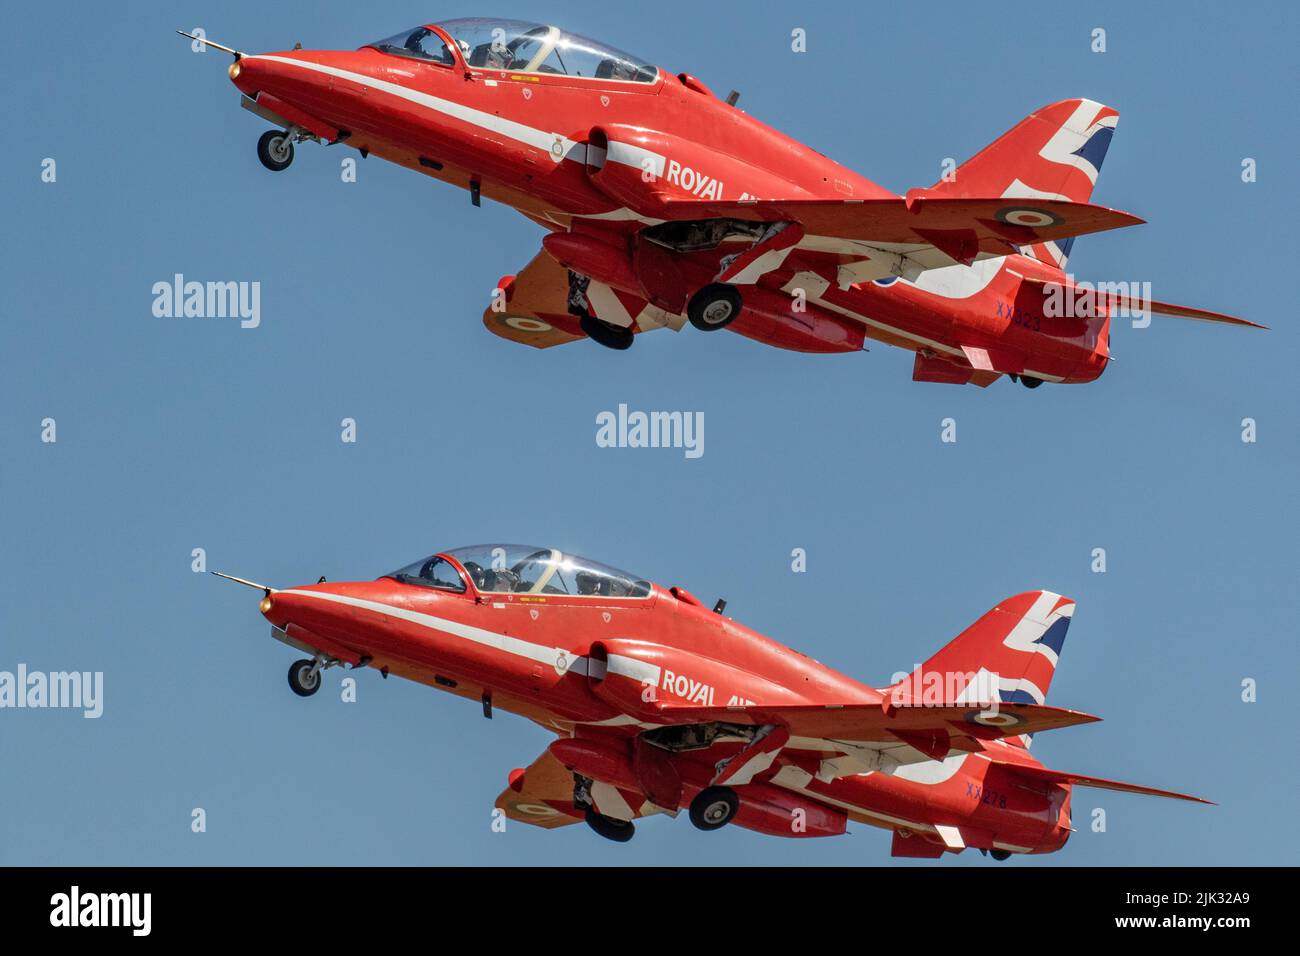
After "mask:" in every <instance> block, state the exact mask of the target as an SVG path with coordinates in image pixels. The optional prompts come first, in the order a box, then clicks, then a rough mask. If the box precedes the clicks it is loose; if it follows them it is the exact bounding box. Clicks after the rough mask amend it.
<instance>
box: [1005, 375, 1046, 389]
mask: <svg viewBox="0 0 1300 956" xmlns="http://www.w3.org/2000/svg"><path fill="white" fill-rule="evenodd" d="M1008 377H1009V378H1010V379H1011V381H1013V382H1019V383H1020V384H1021V385H1023V386H1024V387H1025V388H1037V387H1038V386H1039V385H1042V384H1043V380H1042V379H1041V378H1034V377H1033V376H1032V375H1017V374H1015V373H1014V372H1011V373H1009V374H1008Z"/></svg>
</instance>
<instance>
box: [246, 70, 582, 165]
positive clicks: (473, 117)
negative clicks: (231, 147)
mask: <svg viewBox="0 0 1300 956" xmlns="http://www.w3.org/2000/svg"><path fill="white" fill-rule="evenodd" d="M252 60H266V61H268V62H271V63H284V64H287V65H288V66H295V67H298V68H299V69H303V70H307V71H309V72H312V73H323V74H325V75H326V76H336V77H338V78H340V79H344V80H351V81H352V82H353V83H360V84H361V85H362V86H367V87H369V88H371V89H374V90H380V91H382V92H384V93H388V94H390V95H392V96H396V97H400V98H401V99H404V100H406V101H407V102H410V103H415V104H416V105H417V106H423V107H425V108H426V109H430V110H433V111H434V112H435V113H441V114H443V115H444V116H450V117H451V118H452V119H457V120H460V121H461V122H462V123H469V124H470V125H471V126H477V127H479V128H480V129H486V130H491V131H492V132H494V133H499V134H501V135H502V136H505V137H507V138H509V139H513V140H514V141H515V142H518V143H524V144H525V145H528V146H532V147H533V148H534V149H540V150H541V151H542V152H544V153H548V154H551V150H552V147H553V146H554V145H555V144H556V143H557V142H558V143H559V144H560V145H561V150H562V152H561V158H562V159H572V160H574V161H575V162H580V163H585V162H586V159H587V146H586V144H585V143H579V142H576V141H575V140H571V139H569V138H568V137H567V136H562V135H560V134H559V133H548V132H546V131H544V130H540V129H535V128H533V127H532V126H526V125H524V124H523V123H516V122H515V121H514V120H508V119H506V118H505V117H503V116H498V115H496V114H495V113H486V112H484V111H483V110H476V109H474V108H473V107H471V106H466V105H464V104H463V103H457V102H456V101H454V100H444V99H442V98H441V97H437V96H431V95H430V94H428V93H421V92H420V91H419V90H413V89H411V88H410V87H407V86H402V85H401V84H400V83H391V82H389V81H388V80H381V79H378V78H376V77H373V76H368V75H366V74H364V73H353V72H352V71H351V70H341V69H339V68H338V67H336V66H326V65H325V64H323V63H312V62H310V61H307V60H296V59H293V58H291V57H287V56H247V57H245V58H244V62H246V63H247V62H249V61H252ZM552 155H553V154H552Z"/></svg>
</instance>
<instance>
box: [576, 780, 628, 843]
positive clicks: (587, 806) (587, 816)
mask: <svg viewBox="0 0 1300 956" xmlns="http://www.w3.org/2000/svg"><path fill="white" fill-rule="evenodd" d="M591 784H592V781H591V780H590V779H589V778H587V777H584V776H582V775H581V774H576V773H575V774H574V775H573V803H574V805H575V806H577V807H579V808H580V809H581V810H582V811H583V813H582V816H583V819H584V820H586V821H587V826H589V827H591V828H592V829H593V830H595V831H596V832H597V833H599V834H600V835H601V836H603V837H604V838H605V839H606V840H613V841H614V842H615V843H626V842H627V841H628V840H630V839H632V837H633V836H635V835H636V824H635V823H633V822H632V821H631V820H620V819H618V818H617V817H607V816H605V814H603V813H601V812H600V811H599V810H597V809H596V806H595V804H594V803H592V800H591Z"/></svg>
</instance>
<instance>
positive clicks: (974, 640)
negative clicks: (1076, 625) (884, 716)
mask: <svg viewBox="0 0 1300 956" xmlns="http://www.w3.org/2000/svg"><path fill="white" fill-rule="evenodd" d="M1073 614H1074V602H1073V601H1072V600H1070V599H1069V598H1066V597H1061V595H1059V594H1055V593H1053V592H1051V591H1027V592H1025V593H1024V594H1017V595H1016V596H1015V597H1010V598H1007V599H1006V600H1005V601H1002V602H1001V603H999V604H998V606H997V607H995V608H993V610H991V611H989V612H988V613H986V614H985V615H984V616H983V617H981V618H980V619H979V620H978V621H976V622H975V623H974V624H972V625H971V626H970V627H968V628H966V630H964V631H962V632H961V633H960V634H958V635H957V636H956V637H955V638H953V639H952V640H951V641H949V642H948V644H947V645H945V646H944V647H943V648H942V649H941V650H940V651H938V652H937V653H936V654H934V655H933V656H932V657H931V658H930V659H929V660H928V661H926V662H925V663H924V664H922V665H921V667H920V669H919V670H916V671H914V672H913V673H912V674H911V675H910V676H908V677H906V678H904V679H903V680H902V681H900V682H899V683H898V684H896V685H894V687H893V688H891V689H890V692H891V693H895V694H897V695H898V699H900V700H920V701H922V702H925V703H941V702H942V703H965V702H972V703H973V702H986V701H989V700H992V699H994V698H993V695H994V694H996V695H997V699H1000V700H1002V701H1004V702H1021V703H1033V704H1041V703H1044V702H1045V701H1046V699H1047V691H1048V689H1049V688H1050V687H1051V684H1052V677H1053V675H1054V674H1055V673H1056V662H1057V660H1058V658H1059V657H1060V654H1061V647H1062V646H1063V645H1064V643H1065V632H1066V631H1067V630H1068V629H1069V627H1070V618H1071V616H1072V615H1073ZM936 695H941V696H938V697H936ZM932 698H935V699H933V700H932Z"/></svg>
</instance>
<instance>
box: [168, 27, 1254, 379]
mask: <svg viewBox="0 0 1300 956" xmlns="http://www.w3.org/2000/svg"><path fill="white" fill-rule="evenodd" d="M186 35H187V36H188V35H189V34H186ZM196 39H200V38H196ZM205 42H207V41H205ZM209 45H210V46H214V47H217V48H218V49H222V50H225V51H226V52H228V53H231V54H232V55H234V57H235V62H234V63H233V64H232V65H231V67H230V78H231V79H232V80H233V81H234V84H235V86H236V87H238V88H239V89H240V91H241V92H242V93H243V94H244V96H243V101H242V102H243V105H244V106H245V107H246V108H248V109H249V110H251V111H253V112H254V113H256V114H258V115H259V116H261V117H263V118H264V119H266V120H268V121H269V122H271V123H272V124H274V126H275V127H276V128H275V129H272V130H269V131H267V132H266V133H265V134H263V136H262V138H261V139H260V140H259V142H258V156H259V157H260V158H261V161H262V163H263V164H264V165H266V167H267V168H269V169H272V170H282V169H285V168H286V167H287V166H288V165H289V164H290V162H292V160H293V155H294V144H295V143H299V142H302V141H303V140H313V141H316V142H322V143H330V144H335V143H344V144H346V145H348V146H351V147H354V148H356V149H358V150H360V152H361V155H362V156H363V157H364V156H367V155H369V154H370V153H374V154H375V155H377V156H380V157H382V158H384V159H387V160H389V161H391V162H394V163H398V164H400V165H403V166H406V167H407V168H409V169H412V170H414V171H416V172H420V173H424V174H425V175H428V176H432V177H433V178H435V179H440V180H442V181H444V182H448V183H451V184H453V185H456V186H460V187H462V188H464V189H467V190H469V192H470V196H471V198H472V200H473V202H474V204H475V205H478V204H479V202H480V198H481V197H482V196H487V197H489V198H491V199H495V200H497V201H500V202H503V203H506V204H507V205H510V206H512V207H513V208H515V209H517V210H518V211H519V212H521V213H522V214H523V215H525V216H527V217H528V218H529V219H532V220H533V221H534V222H536V223H538V224H539V225H541V226H543V227H544V228H545V229H546V230H548V235H547V236H546V237H545V238H544V239H543V241H542V250H543V251H542V252H540V253H539V254H538V255H537V256H536V257H535V258H534V259H533V261H532V262H531V263H529V264H528V266H527V267H525V268H524V269H523V271H522V272H520V273H519V274H518V275H511V276H506V277H505V278H503V279H502V280H501V282H500V284H499V290H498V292H497V293H496V294H495V295H494V298H493V302H492V304H491V306H490V307H489V308H488V310H487V311H486V312H485V314H484V319H483V320H484V323H485V324H486V325H487V327H488V329H490V330H491V331H492V332H494V333H496V334H497V335H500V336H502V337H504V338H507V339H512V340H514V341H517V342H523V343H526V344H528V345H533V346H536V347H538V348H547V347H550V346H553V345H560V344H562V343H565V342H573V341H576V340H578V339H581V338H591V339H593V340H595V341H596V342H598V343H600V344H602V345H605V346H609V347H611V348H616V349H625V348H627V347H629V346H630V345H631V344H632V342H633V339H634V336H635V335H636V334H637V333H638V332H645V331H649V330H651V329H658V328H669V329H673V330H675V331H676V330H680V329H682V328H683V326H684V325H685V324H686V323H687V322H688V321H689V322H690V324H691V325H693V326H694V327H695V328H697V329H701V330H704V331H715V330H718V329H722V328H729V329H731V330H732V331H735V332H739V333H740V334H741V335H744V336H747V337H749V338H751V339H756V340H758V341H760V342H766V343H768V344H770V345H775V346H777V347H779V348H784V349H792V350H794V351H800V352H853V351H858V350H861V349H862V348H863V346H864V341H865V340H866V339H867V338H872V339H875V340H877V341H881V342H885V343H888V344H890V345H895V346H899V347H901V348H905V349H909V350H911V351H913V352H915V353H916V362H915V365H914V367H913V374H912V377H913V378H914V379H916V380H918V381H926V382H953V383H964V382H973V383H974V384H976V385H981V386H984V385H988V384H990V383H991V382H993V381H994V380H996V379H997V378H998V377H999V376H1001V375H1004V374H1005V375H1007V376H1009V377H1011V378H1012V379H1019V380H1020V381H1021V382H1023V383H1024V384H1025V385H1027V386H1029V387H1031V388H1032V387H1035V386H1037V385H1039V384H1041V383H1042V382H1044V381H1048V382H1088V381H1092V380H1093V379H1095V378H1097V377H1098V376H1099V375H1101V373H1102V371H1103V370H1104V369H1105V368H1106V365H1107V362H1108V361H1109V358H1110V327H1111V322H1112V320H1113V319H1114V318H1116V317H1121V316H1126V315H1138V316H1142V317H1143V318H1144V320H1145V319H1146V318H1149V315H1150V313H1151V312H1158V313H1162V314H1166V315H1176V316H1182V317H1185V318H1193V319H1203V320H1209V321H1215V322H1227V323H1232V324H1236V325H1253V324H1254V323H1251V322H1246V321H1244V320H1242V319H1236V318H1233V317H1231V316H1226V315H1221V314H1218V313H1214V312H1207V311H1204V310H1201V309H1193V308H1187V307H1184V306H1178V305H1171V304H1168V303H1164V302H1159V301H1154V300H1151V299H1150V296H1149V294H1148V293H1149V288H1140V287H1136V284H1134V285H1133V286H1130V285H1129V284H1128V283H1102V284H1100V287H1096V288H1094V287H1091V286H1088V285H1086V284H1080V285H1077V286H1076V284H1075V283H1074V282H1073V280H1072V278H1071V277H1070V276H1068V275H1067V274H1066V272H1065V268H1066V257H1067V256H1068V255H1069V252H1070V247H1071V244H1072V243H1073V241H1074V239H1075V237H1077V236H1082V235H1087V234H1088V233H1093V232H1100V231H1102V230H1106V229H1115V228H1119V227H1122V226H1129V225H1133V224H1135V223H1138V222H1141V220H1139V219H1137V218H1136V217H1134V216H1131V215H1129V214H1127V213H1123V212H1118V211H1116V210H1113V209H1107V208H1104V207H1101V206H1095V205H1091V204H1090V203H1089V199H1090V198H1091V196H1092V191H1093V187H1094V186H1095V185H1096V182H1097V174H1098V171H1099V170H1100V168H1101V162H1102V159H1103V157H1104V156H1105V155H1106V149H1107V147H1108V146H1109V145H1110V140H1111V135H1112V134H1113V133H1114V131H1115V124H1116V120H1117V119H1118V114H1117V113H1116V111H1115V110H1113V109H1110V108H1109V107H1106V106H1102V105H1101V104H1099V103H1094V102H1092V101H1091V100H1086V99H1074V100H1063V101H1061V102H1059V103H1053V104H1051V105H1050V106H1045V107H1043V108H1042V109H1040V110H1038V111H1036V112H1034V113H1032V114H1030V115H1029V116H1028V117H1027V118H1026V119H1024V120H1022V121H1021V122H1020V123H1018V124H1017V125H1016V126H1015V127H1014V128H1012V129H1011V130H1010V132H1008V133H1006V134H1005V135H1004V136H1002V137H1001V138H999V139H998V140H996V141H995V142H994V143H993V144H992V145H990V146H988V147H987V148H985V149H984V150H982V151H980V152H979V153H978V154H976V156H975V157H974V158H972V159H970V160H969V161H967V162H966V163H964V164H962V165H961V166H960V167H957V168H956V169H955V170H954V171H953V172H952V174H951V175H949V176H946V177H945V178H944V179H942V180H940V181H939V182H938V183H935V184H934V185H933V186H931V187H929V188H928V189H913V190H910V191H909V192H908V193H907V194H906V195H905V196H898V195H895V194H894V193H892V192H890V191H889V190H887V189H884V188H882V187H881V186H878V185H876V184H875V183H873V182H871V181H870V180H868V179H866V178H864V177H862V176H859V175H858V174H857V173H855V172H852V171H851V170H848V169H845V168H844V167H843V166H840V165H838V164H837V163H834V162H832V161H831V160H830V159H827V158H826V157H825V156H823V155H821V154H820V153H818V152H816V151H815V150H812V149H810V148H808V147H806V146H804V145H802V144H800V143H797V142H795V141H794V140H792V139H790V138H789V137H787V136H784V135H782V134H781V133H779V132H777V131H776V130H773V129H771V128H769V127H767V126H764V125H763V124H762V123H760V122H758V121H757V120H755V119H753V118H752V117H750V116H748V115H747V114H745V113H744V112H742V111H741V110H739V109H738V108H736V105H735V104H736V99H737V95H736V94H735V93H733V94H731V95H730V96H728V97H727V98H726V99H725V100H722V99H718V98H717V97H715V96H714V95H713V94H712V93H711V92H710V91H709V89H708V88H707V87H706V86H705V85H704V84H703V83H701V82H700V81H699V80H698V79H696V78H695V77H693V76H691V75H690V74H687V73H680V74H676V75H673V74H670V73H668V72H666V71H664V70H661V69H659V68H657V67H655V66H652V65H651V64H649V63H647V62H646V61H644V60H642V59H641V58H639V57H636V56H632V55H631V54H628V53H624V52H622V51H620V50H616V49H614V48H612V47H609V46H606V45H605V44H603V43H598V42H596V41H594V40H589V39H587V38H585V37H581V36H578V35H576V34H572V33H568V32H566V31H562V30H560V29H558V28H557V27H553V26H545V25H541V24H533V23H521V22H518V21H513V20H490V19H459V20H448V21H445V22H442V23H428V24H424V25H422V26H418V27H415V28H414V29H411V30H405V31H403V32H402V33H399V34H397V35H396V36H393V37H389V38H388V39H385V40H380V41H378V42H376V43H371V44H367V45H366V46H364V47H362V48H361V49H359V50H355V51H326V50H303V49H299V48H295V49H293V50H290V51H285V52H280V53H270V54H258V55H249V54H243V53H240V52H239V51H237V50H234V49H232V48H230V47H224V46H221V45H220V44H214V43H210V42H209Z"/></svg>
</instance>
